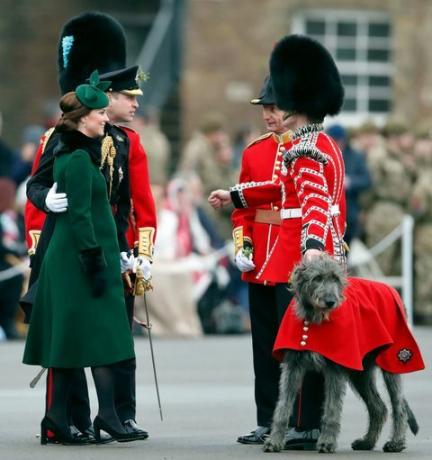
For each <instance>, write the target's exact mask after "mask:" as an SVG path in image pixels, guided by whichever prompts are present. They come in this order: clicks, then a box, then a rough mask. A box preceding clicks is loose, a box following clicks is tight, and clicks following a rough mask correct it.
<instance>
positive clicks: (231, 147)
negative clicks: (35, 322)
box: [0, 106, 432, 340]
mask: <svg viewBox="0 0 432 460" xmlns="http://www.w3.org/2000/svg"><path fill="white" fill-rule="evenodd" d="M47 107H48V106H47ZM49 107H51V106H49ZM56 116H58V111H56V110H55V109H53V108H52V107H51V110H49V111H47V113H46V116H45V120H44V121H43V122H42V123H41V124H40V125H30V126H27V127H26V128H25V129H24V130H23V134H22V140H21V144H20V145H18V146H8V145H7V144H6V143H5V142H4V141H3V136H2V135H1V131H0V340H6V339H16V338H19V337H22V336H23V335H25V327H24V326H23V325H22V321H21V319H22V318H21V314H20V311H19V307H18V299H19V297H20V295H21V293H22V291H23V289H24V287H25V283H26V274H25V273H24V274H22V273H21V271H19V270H16V271H13V270H12V271H11V270H10V269H11V268H13V267H15V266H22V263H23V262H25V260H26V257H27V250H26V247H25V242H24V228H23V208H24V204H25V200H26V194H25V184H26V180H27V178H28V177H29V175H30V173H31V167H32V162H33V157H34V154H35V152H36V149H37V147H38V144H39V139H40V137H41V135H42V134H43V133H44V131H45V130H46V129H48V128H49V127H51V126H52V125H53V124H54V123H55V120H56ZM131 127H132V128H133V129H135V130H136V131H137V132H138V133H139V134H140V136H141V139H142V140H143V143H144V148H145V150H146V152H147V155H148V161H149V169H150V178H151V182H152V190H153V194H154V198H155V202H156V206H157V212H158V236H157V240H156V246H155V256H156V257H155V260H156V262H155V264H154V266H153V269H152V271H153V284H154V291H153V292H152V293H150V294H148V297H147V300H148V304H149V307H150V310H151V315H152V323H153V326H154V333H155V334H156V335H160V336H167V335H171V336H173V335H176V336H197V335H201V334H204V333H205V334H212V333H213V334H214V333H242V332H247V331H249V330H250V323H249V319H248V301H247V289H246V285H245V283H242V282H241V280H240V272H239V271H238V270H237V269H236V268H235V266H234V264H233V262H232V261H233V257H234V252H233V251H234V250H233V245H232V240H231V231H232V226H231V219H230V214H231V211H232V209H230V208H227V209H225V210H224V211H222V212H220V213H217V214H216V213H215V212H214V211H213V210H212V209H211V207H210V206H209V205H208V204H207V196H208V194H209V193H210V191H212V190H214V189H218V188H228V187H229V186H231V185H232V184H235V183H237V182H238V174H239V165H240V162H241V155H242V151H243V149H244V148H245V147H246V146H247V145H248V144H249V143H250V142H252V141H253V140H255V139H256V138H257V137H259V136H260V134H262V133H261V132H260V129H258V128H257V127H254V126H239V127H238V131H237V132H235V133H232V132H231V131H230V130H231V128H232V127H231V126H230V127H229V129H228V126H227V125H226V124H225V123H224V120H223V117H222V116H221V115H220V114H217V113H208V114H207V115H205V116H203V118H202V122H201V125H200V126H198V127H197V130H196V132H194V133H193V134H192V136H191V138H190V139H189V140H188V141H187V142H186V144H185V146H184V148H183V150H182V152H181V154H180V157H179V158H176V157H174V155H173V153H172V150H171V147H170V142H169V140H168V138H167V137H166V135H165V134H164V133H163V132H162V130H161V128H160V123H159V117H158V113H157V111H156V110H153V109H152V110H150V109H149V110H146V112H145V115H142V116H137V117H136V119H135V120H134V122H133V126H131ZM326 129H327V131H328V133H329V134H330V135H331V136H332V137H333V138H334V139H335V140H336V142H337V143H338V144H339V146H340V148H341V150H342V152H343V156H344V161H345V165H346V184H345V187H346V196H347V222H348V227H347V233H346V235H345V240H346V242H347V243H348V245H350V244H351V243H352V242H353V241H356V240H360V241H362V242H363V243H364V244H365V245H366V246H367V247H372V246H374V245H375V244H376V243H377V242H379V241H380V240H382V239H383V238H384V237H385V236H386V235H388V234H389V233H390V232H391V231H392V230H393V229H394V228H396V227H397V226H398V225H400V224H401V222H402V219H403V217H404V215H406V214H410V215H411V216H413V217H414V219H415V237H414V248H413V252H414V254H413V255H414V295H415V298H414V314H415V320H416V322H417V323H419V324H432V298H431V296H430V292H429V285H430V281H429V279H430V277H431V273H432V129H431V128H430V127H423V128H419V129H418V130H417V131H415V132H413V131H412V130H410V129H409V128H408V127H407V126H406V125H404V124H402V123H399V122H396V121H389V122H388V123H386V124H385V126H384V127H382V128H379V127H378V126H376V125H375V124H373V123H372V122H365V123H364V124H362V125H361V126H358V127H356V128H346V127H344V126H342V125H339V124H329V125H328V126H327V127H326ZM173 165H175V166H173ZM173 171H174V172H173ZM400 256H401V251H400V245H399V244H394V245H391V246H390V247H389V248H388V249H386V250H385V251H384V252H382V253H381V254H380V255H378V256H377V262H378V264H379V266H380V268H381V270H382V273H383V274H384V275H385V276H396V275H400V273H401V257H400ZM141 302H142V301H141ZM137 304H138V305H137V306H136V310H137V316H139V314H140V309H141V307H142V305H141V304H140V301H139V300H138V299H137Z"/></svg>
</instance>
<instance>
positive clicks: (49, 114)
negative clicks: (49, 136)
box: [42, 99, 61, 131]
mask: <svg viewBox="0 0 432 460" xmlns="http://www.w3.org/2000/svg"><path fill="white" fill-rule="evenodd" d="M42 117H43V121H42V125H43V127H44V128H45V131H46V130H47V129H50V128H53V127H54V126H55V125H56V124H57V122H58V120H59V118H60V117H61V110H60V107H59V104H58V100H57V99H47V100H46V101H45V102H44V104H43V108H42Z"/></svg>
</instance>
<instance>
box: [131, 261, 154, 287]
mask: <svg viewBox="0 0 432 460" xmlns="http://www.w3.org/2000/svg"><path fill="white" fill-rule="evenodd" d="M138 267H140V268H141V270H142V272H143V276H144V279H145V280H146V281H150V280H151V277H152V275H151V270H150V267H151V263H150V261H149V260H148V259H147V257H144V256H138V257H135V260H134V262H133V268H132V271H133V272H134V273H136V271H137V268H138Z"/></svg>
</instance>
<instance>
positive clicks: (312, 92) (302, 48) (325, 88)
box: [270, 35, 344, 120]
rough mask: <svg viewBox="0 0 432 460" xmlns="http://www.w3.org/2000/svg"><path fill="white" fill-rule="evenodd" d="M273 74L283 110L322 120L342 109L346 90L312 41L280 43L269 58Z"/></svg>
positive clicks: (295, 38)
mask: <svg viewBox="0 0 432 460" xmlns="http://www.w3.org/2000/svg"><path fill="white" fill-rule="evenodd" d="M270 75H271V79H272V82H273V88H274V91H275V98H276V104H277V106H278V107H279V108H280V109H281V110H285V111H286V112H298V113H302V114H305V115H307V116H308V117H309V118H311V119H313V120H322V119H323V118H324V117H325V116H326V115H336V114H337V113H338V112H339V111H340V109H341V107H342V104H343V97H344V90H343V86H342V81H341V78H340V75H339V71H338V69H337V67H336V64H335V62H334V60H333V58H332V57H331V56H330V53H329V52H328V51H327V50H326V49H325V48H324V47H323V46H322V45H321V44H320V43H318V42H317V41H316V40H313V39H312V38H309V37H306V36H302V35H288V36H286V37H284V38H283V39H282V40H280V41H279V42H278V43H277V44H276V46H275V47H274V49H273V52H272V54H271V56H270Z"/></svg>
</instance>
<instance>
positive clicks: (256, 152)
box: [231, 133, 290, 284]
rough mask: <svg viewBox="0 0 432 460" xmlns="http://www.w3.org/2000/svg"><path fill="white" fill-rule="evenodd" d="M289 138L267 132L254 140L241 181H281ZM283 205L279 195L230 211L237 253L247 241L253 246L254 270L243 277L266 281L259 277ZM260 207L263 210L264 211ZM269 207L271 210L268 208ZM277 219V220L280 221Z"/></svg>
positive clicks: (286, 135) (249, 148)
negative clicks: (284, 153) (258, 204)
mask: <svg viewBox="0 0 432 460" xmlns="http://www.w3.org/2000/svg"><path fill="white" fill-rule="evenodd" d="M289 139H290V135H289V134H288V133H284V134H283V135H281V136H278V135H276V134H273V133H267V134H265V135H264V136H261V137H260V138H258V139H257V140H256V141H254V142H252V143H251V144H250V145H249V146H248V147H247V148H246V149H245V150H244V152H243V157H242V164H241V170H240V177H239V182H241V183H243V182H246V183H247V182H251V181H256V182H262V181H267V180H274V181H279V179H280V171H281V165H282V153H283V151H284V150H283V149H281V147H283V145H284V144H286V143H287V142H288V141H289ZM280 209H281V201H280V196H278V197H277V199H276V201H274V202H270V203H265V204H262V205H260V206H257V208H243V209H235V210H234V211H233V213H232V215H231V220H232V224H233V238H234V243H235V253H236V254H237V252H238V251H239V250H240V249H241V248H242V247H243V242H244V241H249V242H250V243H251V244H252V246H253V261H254V263H255V266H256V267H257V268H256V269H255V270H252V271H250V272H246V273H243V274H242V280H243V281H246V282H249V283H265V284H267V281H266V280H265V279H262V278H261V279H258V277H257V274H258V271H259V268H260V267H261V266H262V265H263V264H264V262H265V260H266V259H267V257H268V256H269V252H270V249H271V248H272V246H273V245H274V243H275V241H276V238H277V236H278V234H279V226H280V215H279V211H280ZM257 210H264V211H265V212H264V213H261V211H259V212H258V213H257ZM268 211H270V212H268ZM277 220H278V221H277Z"/></svg>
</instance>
